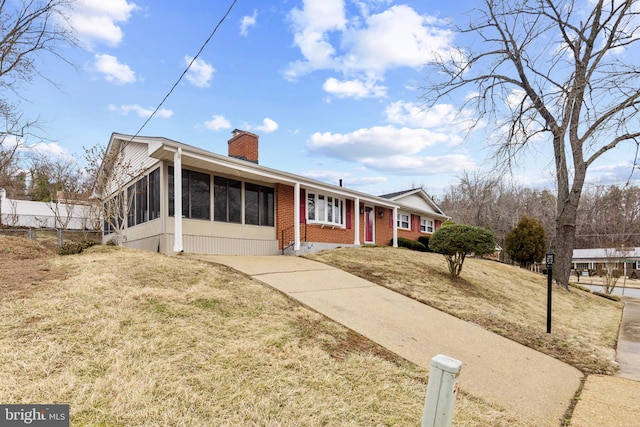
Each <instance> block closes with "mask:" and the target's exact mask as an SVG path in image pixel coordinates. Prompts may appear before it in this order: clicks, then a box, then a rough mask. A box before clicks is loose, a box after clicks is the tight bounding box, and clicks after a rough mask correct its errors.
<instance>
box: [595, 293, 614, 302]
mask: <svg viewBox="0 0 640 427" xmlns="http://www.w3.org/2000/svg"><path fill="white" fill-rule="evenodd" d="M593 294H594V295H598V296H599V297H602V298H606V299H610V300H611V301H620V297H619V296H617V295H611V294H605V293H604V292H594V293H593Z"/></svg>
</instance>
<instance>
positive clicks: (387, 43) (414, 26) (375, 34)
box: [343, 5, 453, 73]
mask: <svg viewBox="0 0 640 427" xmlns="http://www.w3.org/2000/svg"><path fill="white" fill-rule="evenodd" d="M438 24H439V21H438V20H437V19H436V18H433V17H429V16H422V15H419V14H418V13H417V12H416V11H415V10H414V9H412V8H411V7H409V6H406V5H396V6H392V7H391V8H389V9H387V10H385V11H384V12H382V13H380V14H376V15H371V16H369V17H367V19H366V22H365V27H364V28H362V29H361V28H358V27H352V28H350V29H349V30H348V31H346V32H345V34H344V38H343V43H344V45H345V47H346V48H347V49H348V55H346V56H345V59H344V63H345V66H346V67H347V68H349V69H355V70H365V71H368V72H376V73H383V72H384V71H386V70H387V69H389V68H395V67H412V68H420V67H422V66H424V65H425V64H426V63H427V62H429V61H431V60H433V59H434V58H435V57H436V55H437V54H442V53H443V52H446V51H448V50H449V49H450V46H451V43H452V42H453V33H452V32H451V31H449V30H446V29H442V28H439V27H437V25H438Z"/></svg>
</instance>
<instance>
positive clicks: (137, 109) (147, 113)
mask: <svg viewBox="0 0 640 427" xmlns="http://www.w3.org/2000/svg"><path fill="white" fill-rule="evenodd" d="M108 108H109V111H117V112H119V113H120V114H123V115H127V114H129V113H130V112H132V111H133V112H134V113H136V114H137V115H138V117H143V118H148V117H151V114H152V113H153V110H152V109H148V108H143V107H141V106H140V105H138V104H128V105H120V106H117V105H113V104H111V105H109V107H108ZM171 116H173V111H171V110H167V109H166V108H161V109H160V110H158V112H156V114H155V117H159V118H162V119H168V118H169V117H171Z"/></svg>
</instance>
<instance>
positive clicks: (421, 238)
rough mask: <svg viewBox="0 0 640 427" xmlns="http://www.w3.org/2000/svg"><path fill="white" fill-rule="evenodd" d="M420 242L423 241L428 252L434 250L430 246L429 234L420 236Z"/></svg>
mask: <svg viewBox="0 0 640 427" xmlns="http://www.w3.org/2000/svg"><path fill="white" fill-rule="evenodd" d="M418 242H420V243H422V244H423V245H424V247H425V251H426V252H433V251H432V250H431V249H430V248H429V238H428V237H427V236H420V237H418Z"/></svg>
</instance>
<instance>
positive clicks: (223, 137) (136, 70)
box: [20, 0, 634, 194]
mask: <svg viewBox="0 0 640 427" xmlns="http://www.w3.org/2000/svg"><path fill="white" fill-rule="evenodd" d="M231 2H232V0H228V1H222V0H217V1H211V0H183V1H180V2H176V1H175V0H153V1H151V0H134V1H129V0H109V1H104V0H81V1H79V2H78V4H77V6H76V8H75V9H74V10H73V12H72V13H71V15H70V18H71V19H70V20H71V23H72V24H74V28H75V29H76V31H77V35H78V39H79V40H80V46H79V47H76V48H66V49H64V50H62V51H61V54H62V56H64V57H65V58H66V59H67V60H68V61H70V62H71V63H72V64H73V66H72V65H69V64H67V63H65V62H62V61H60V60H58V59H56V58H54V57H52V56H48V57H42V63H41V65H40V69H41V72H42V74H43V75H44V76H45V77H46V78H47V79H49V80H51V81H52V82H54V83H55V86H53V85H51V84H50V83H49V82H47V81H46V80H45V79H42V78H36V79H35V80H34V82H33V83H32V84H30V85H29V86H25V88H24V89H25V90H24V93H22V94H21V97H22V100H21V101H20V108H21V110H23V111H24V112H25V116H26V117H28V118H35V117H39V120H40V122H41V125H42V129H41V130H40V131H39V135H41V136H44V137H45V138H46V139H45V141H44V142H42V143H39V144H36V143H38V141H39V140H38V139H37V138H35V137H30V138H29V139H27V140H26V141H25V142H26V144H27V145H30V146H33V145H34V144H35V145H36V147H35V148H33V147H32V149H36V150H38V151H41V152H48V153H55V154H56V155H60V156H67V157H69V156H71V157H75V158H77V159H80V158H81V157H82V155H83V149H82V147H83V146H86V147H90V146H93V145H96V144H103V145H105V144H106V143H107V142H108V140H109V137H110V135H111V133H112V132H119V133H129V134H134V133H136V132H137V131H138V130H139V129H140V127H141V126H142V124H143V123H144V122H145V120H146V119H147V118H148V116H149V114H150V113H151V111H153V110H154V109H155V108H156V107H157V106H158V104H159V103H160V101H161V100H162V99H163V98H164V96H165V95H166V94H167V92H168V91H169V89H170V88H171V87H172V85H173V84H174V83H175V82H176V80H177V79H178V77H179V76H180V74H181V73H182V72H183V71H184V70H185V68H186V66H187V64H188V62H189V61H190V60H191V59H192V58H193V57H194V55H196V53H197V52H198V50H199V48H200V47H201V45H202V44H203V43H204V41H205V40H206V39H207V37H208V36H209V35H210V33H211V32H212V30H213V28H214V27H215V25H216V24H217V23H218V22H219V21H220V19H221V18H222V17H223V16H224V14H225V13H226V11H227V9H228V8H229V6H230V5H231ZM478 3H479V2H477V1H471V0H467V1H456V2H444V1H430V0H426V1H425V0H422V1H406V0H405V1H392V0H368V1H367V0H360V1H357V0H353V1H350V0H306V1H301V0H295V1H294V0H280V1H273V2H266V1H257V0H238V1H237V3H236V5H235V6H234V7H233V9H232V11H231V13H230V14H229V16H228V18H227V19H226V20H225V21H224V22H223V23H222V25H221V26H220V27H219V29H218V31H217V33H216V34H215V35H214V36H213V38H212V39H211V41H210V42H209V44H208V45H207V46H206V47H205V49H204V51H203V52H202V54H201V55H200V57H199V58H198V59H197V61H196V62H195V63H194V64H193V66H192V68H191V70H190V71H189V73H188V74H187V75H186V76H185V78H184V79H183V80H182V82H181V83H180V84H179V85H178V87H177V88H176V89H175V90H174V92H173V93H172V95H171V96H170V97H169V98H168V99H167V101H166V102H165V104H164V105H163V106H162V108H161V109H160V110H159V112H158V113H157V115H156V116H155V117H154V118H153V119H152V120H151V121H150V122H149V124H148V125H147V126H146V127H145V128H144V129H142V131H141V132H140V134H141V135H148V136H164V137H167V138H170V139H174V140H177V141H180V142H183V143H186V144H190V145H194V146H197V147H200V148H204V149H208V150H211V151H213V152H216V153H220V154H226V152H227V144H226V143H227V140H228V139H229V138H230V136H231V131H232V130H233V129H235V128H239V129H244V130H248V131H251V132H254V133H256V134H258V135H259V136H260V164H262V165H264V166H267V167H271V168H275V169H280V170H284V171H287V172H292V173H296V174H300V175H304V176H308V177H312V178H316V179H319V180H322V181H327V182H331V183H334V184H337V183H338V180H339V179H342V180H343V182H344V185H345V186H347V187H350V188H354V189H357V190H360V191H365V192H369V193H372V194H383V193H388V192H393V191H398V190H402V189H408V188H412V187H416V186H424V187H425V188H426V189H427V191H428V192H430V193H438V192H440V191H442V189H443V188H446V187H448V186H449V185H451V184H454V183H456V182H457V177H458V176H460V174H461V173H462V172H463V171H465V170H467V171H472V170H474V169H476V168H479V169H482V170H486V169H487V168H491V160H490V157H491V154H492V151H491V149H490V148H488V147H487V143H486V139H485V138H486V135H481V134H474V133H472V134H470V135H466V133H465V132H464V128H463V126H461V125H457V124H455V120H454V119H453V117H454V113H455V111H456V108H457V105H455V104H439V105H436V106H434V107H433V108H427V107H426V105H424V103H423V102H422V101H421V99H420V96H421V95H422V94H423V91H422V90H421V87H423V86H424V85H425V84H426V83H425V77H426V76H425V73H426V69H425V68H424V64H425V63H427V62H428V61H429V58H431V57H432V55H434V54H435V53H446V52H447V51H448V50H449V49H451V48H452V47H453V46H454V45H455V43H457V42H459V41H460V40H459V39H457V38H456V35H455V34H454V33H453V32H452V31H451V29H450V27H449V26H448V25H447V21H448V20H449V19H453V20H455V21H457V22H461V23H462V22H463V21H461V20H462V19H465V18H464V12H465V11H466V10H468V9H470V8H472V7H473V6H477V5H478ZM465 136H466V138H465ZM625 153H628V156H627V155H626V154H625V155H620V152H618V153H617V155H616V156H610V157H609V158H608V159H603V161H601V162H598V163H597V164H595V165H594V168H593V169H592V173H591V174H590V179H591V180H592V181H612V182H621V181H624V180H626V178H627V177H628V175H629V173H630V171H631V166H630V165H631V164H632V163H631V162H632V157H633V153H634V151H633V150H632V149H631V148H629V149H628V150H626V151H625ZM534 154H535V156H532V157H531V159H533V158H535V159H537V160H536V161H535V162H534V161H533V160H528V161H524V162H522V164H521V165H520V167H519V168H518V170H517V171H516V174H517V176H516V179H517V181H518V182H520V183H522V184H525V185H529V186H546V187H548V188H553V183H552V176H553V173H552V169H551V166H552V165H551V163H550V161H551V159H552V157H551V155H550V153H549V152H548V150H547V149H545V148H540V149H538V150H537V151H535V152H534ZM545 159H546V160H545Z"/></svg>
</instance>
